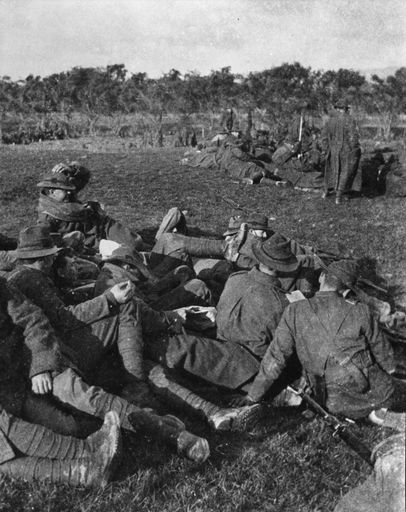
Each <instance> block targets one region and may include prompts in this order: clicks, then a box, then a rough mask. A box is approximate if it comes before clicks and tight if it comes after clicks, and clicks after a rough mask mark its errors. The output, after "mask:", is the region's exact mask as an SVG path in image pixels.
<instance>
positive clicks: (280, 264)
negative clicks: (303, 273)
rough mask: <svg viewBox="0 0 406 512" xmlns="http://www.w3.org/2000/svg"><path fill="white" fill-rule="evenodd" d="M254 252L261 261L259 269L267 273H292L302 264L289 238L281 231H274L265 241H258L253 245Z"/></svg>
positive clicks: (259, 261)
mask: <svg viewBox="0 0 406 512" xmlns="http://www.w3.org/2000/svg"><path fill="white" fill-rule="evenodd" d="M252 252H253V253H254V256H255V258H256V259H257V261H258V263H259V269H260V270H261V271H263V272H264V271H265V272H266V273H273V274H275V275H277V274H290V273H292V272H295V271H296V270H297V269H298V268H299V265H300V263H299V262H298V260H297V258H296V256H295V255H294V254H293V253H292V250H291V248H290V242H289V240H288V239H287V238H285V237H284V236H282V235H280V234H279V233H274V234H273V235H272V236H271V237H270V238H268V239H267V240H265V241H258V242H257V244H255V245H253V246H252Z"/></svg>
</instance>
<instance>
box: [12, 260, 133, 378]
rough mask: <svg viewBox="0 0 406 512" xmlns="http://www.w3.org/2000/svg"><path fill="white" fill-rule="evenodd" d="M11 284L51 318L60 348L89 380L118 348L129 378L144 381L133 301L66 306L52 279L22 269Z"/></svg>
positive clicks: (106, 299)
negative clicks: (107, 355) (104, 360)
mask: <svg viewBox="0 0 406 512" xmlns="http://www.w3.org/2000/svg"><path fill="white" fill-rule="evenodd" d="M9 282H11V283H12V284H14V285H15V286H18V288H19V289H20V290H22V291H23V293H25V295H27V297H29V298H30V299H31V300H32V302H34V303H35V304H36V305H37V306H39V307H40V308H41V309H42V310H43V311H44V312H45V313H46V315H47V316H48V318H49V319H50V321H51V324H52V326H53V328H54V329H55V331H56V332H57V334H58V336H59V337H60V339H61V341H62V345H61V349H62V351H63V353H64V355H65V356H66V357H67V358H68V359H69V360H70V362H71V363H73V366H74V367H75V368H76V369H78V370H79V371H80V372H81V373H83V374H84V375H85V376H87V377H88V378H91V375H92V373H93V372H94V371H95V370H96V369H97V366H98V364H99V363H100V361H101V359H102V358H103V357H104V356H105V354H106V353H107V352H108V351H109V350H110V349H112V348H114V347H118V349H119V352H120V354H121V355H122V359H123V364H124V366H125V368H126V369H127V371H128V374H129V375H128V377H129V379H131V375H133V376H134V377H135V378H137V379H138V378H143V370H142V368H141V367H140V358H139V351H140V350H142V347H141V349H140V347H139V346H138V344H137V340H138V341H140V342H141V343H142V332H141V325H140V323H139V321H138V320H137V316H138V313H137V311H136V308H135V306H134V304H133V303H132V302H129V303H128V304H124V305H122V306H119V305H118V304H117V303H116V301H115V299H114V297H113V295H112V294H111V293H109V292H106V293H105V294H103V295H100V296H99V297H96V298H94V299H91V300H88V301H86V302H83V303H81V304H77V305H74V306H66V305H65V304H64V303H63V301H62V299H61V298H60V296H59V292H58V289H57V288H56V286H55V285H54V283H53V282H52V280H51V279H50V278H49V277H48V276H46V275H45V274H44V273H43V272H41V271H39V270H35V269H33V268H29V267H25V266H20V267H18V268H17V269H16V270H15V271H13V272H12V273H11V274H10V277H9Z"/></svg>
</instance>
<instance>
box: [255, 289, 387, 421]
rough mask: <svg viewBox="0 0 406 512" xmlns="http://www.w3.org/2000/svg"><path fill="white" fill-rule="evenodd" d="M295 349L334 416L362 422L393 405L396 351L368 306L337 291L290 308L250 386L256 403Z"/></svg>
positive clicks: (320, 293) (319, 295) (318, 294)
mask: <svg viewBox="0 0 406 512" xmlns="http://www.w3.org/2000/svg"><path fill="white" fill-rule="evenodd" d="M295 351H296V353H297V356H298V358H299V360H300V362H301V364H302V366H303V369H304V371H305V373H306V374H307V375H308V377H309V380H310V383H311V384H312V383H314V382H315V380H316V378H319V379H320V378H321V379H323V381H324V383H325V393H326V402H325V404H326V406H327V408H328V409H329V410H330V411H331V412H332V413H336V414H343V415H346V416H349V417H353V418H359V417H363V416H367V415H368V414H369V412H371V411H372V410H374V409H379V408H380V407H385V406H387V405H388V401H389V400H390V397H391V395H392V393H393V386H392V379H391V377H390V375H388V373H387V371H390V370H392V369H393V368H394V359H393V351H392V349H391V347H390V345H389V343H388V341H387V340H385V338H384V337H383V336H382V334H381V332H380V331H379V329H378V325H377V322H376V320H375V319H374V318H373V317H372V314H371V312H370V310H369V308H368V306H366V305H365V304H362V303H355V304H354V303H350V302H348V301H346V300H345V299H344V298H343V297H340V296H339V295H338V294H337V293H335V292H318V293H316V295H315V296H314V297H313V298H311V299H309V300H302V301H299V302H296V303H293V304H291V305H290V306H289V307H288V308H287V309H286V310H285V312H284V314H283V316H282V319H281V321H280V324H279V325H278V328H277V329H276V332H275V336H274V339H273V341H272V343H271V344H270V345H269V347H268V350H267V352H266V354H265V356H264V358H263V360H262V363H261V368H260V371H259V373H258V375H257V377H256V379H255V381H254V382H253V384H252V386H251V389H250V391H249V395H250V396H251V397H252V398H253V399H255V400H259V399H260V398H261V397H263V396H264V395H265V393H266V392H267V391H268V390H269V389H270V387H271V386H272V384H273V383H274V382H275V381H276V379H277V378H278V377H279V376H280V375H281V373H282V371H283V369H284V368H285V366H286V364H287V361H288V359H289V357H290V356H291V355H292V354H293V353H294V352H295ZM314 391H316V390H314Z"/></svg>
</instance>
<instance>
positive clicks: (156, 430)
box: [128, 409, 210, 463]
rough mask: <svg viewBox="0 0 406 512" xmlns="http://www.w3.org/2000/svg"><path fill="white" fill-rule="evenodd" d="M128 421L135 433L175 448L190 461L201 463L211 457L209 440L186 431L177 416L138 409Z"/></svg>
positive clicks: (130, 415)
mask: <svg viewBox="0 0 406 512" xmlns="http://www.w3.org/2000/svg"><path fill="white" fill-rule="evenodd" d="M128 421H129V422H130V424H131V425H132V426H133V429H134V430H135V431H139V432H143V433H144V434H147V435H150V436H151V437H154V438H156V439H159V440H161V441H163V442H165V443H167V444H169V445H171V446H173V447H175V448H176V449H177V452H178V453H179V455H183V456H185V457H187V458H188V459H190V460H193V461H195V462H199V463H200V462H204V461H205V460H206V459H207V458H208V457H209V455H210V448H209V443H208V442H207V440H206V439H204V438H202V437H198V436H195V435H194V434H192V433H190V432H188V431H187V430H185V425H184V423H182V422H181V421H180V420H179V419H178V418H176V417H175V416H158V415H157V414H154V413H152V412H149V411H146V410H145V409H138V410H137V411H133V412H131V413H130V414H129V415H128Z"/></svg>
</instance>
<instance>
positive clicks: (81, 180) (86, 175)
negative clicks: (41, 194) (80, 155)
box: [51, 161, 91, 192]
mask: <svg viewBox="0 0 406 512" xmlns="http://www.w3.org/2000/svg"><path fill="white" fill-rule="evenodd" d="M51 174H64V175H65V176H67V177H68V178H70V182H71V184H72V185H74V186H75V189H76V192H79V191H80V190H82V189H83V188H84V187H85V186H86V185H87V184H88V183H89V180H90V175H91V173H90V171H89V169H88V168H87V167H85V166H84V165H82V164H81V163H80V162H77V161H73V162H69V163H68V164H64V163H59V164H56V165H54V167H53V168H52V170H51Z"/></svg>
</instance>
